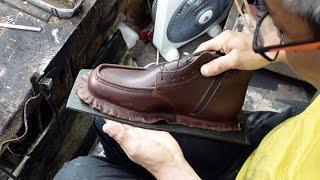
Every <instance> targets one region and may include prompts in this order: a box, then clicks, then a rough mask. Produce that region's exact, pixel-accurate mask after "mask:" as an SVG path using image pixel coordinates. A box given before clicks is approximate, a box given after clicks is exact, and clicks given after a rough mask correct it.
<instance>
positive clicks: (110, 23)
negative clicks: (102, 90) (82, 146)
mask: <svg viewBox="0 0 320 180" xmlns="http://www.w3.org/2000/svg"><path fill="white" fill-rule="evenodd" d="M8 2H10V1H4V0H1V1H0V9H1V11H0V22H10V23H14V24H22V25H31V26H39V27H41V28H42V31H41V32H40V33H36V32H27V31H18V30H11V29H4V28H0V49H2V51H0V143H2V142H3V141H4V140H5V139H10V138H12V137H15V136H16V133H17V131H18V130H19V128H20V127H21V126H22V118H21V112H22V106H23V104H24V102H25V100H26V98H27V97H28V96H29V92H30V90H31V84H30V82H29V78H30V77H31V75H32V74H33V72H36V71H39V72H43V71H47V70H48V69H50V68H52V67H56V69H57V72H56V73H55V74H54V77H53V79H54V86H53V89H52V92H53V99H54V101H55V102H56V104H57V105H58V106H61V105H62V104H63V101H64V100H65V99H66V97H67V94H68V93H69V90H70V89H71V87H72V83H73V80H74V77H75V75H76V74H77V72H78V71H79V70H80V69H82V68H86V67H90V66H91V65H92V64H93V62H94V57H95V56H96V54H97V51H98V50H99V47H100V46H101V45H102V43H103V42H104V41H105V39H106V37H107V36H109V35H110V33H112V32H114V30H115V29H116V26H115V23H116V22H117V17H118V16H117V15H118V14H119V13H118V11H120V10H121V9H123V4H124V1H121V0H104V1H97V0H85V1H84V2H83V6H82V9H81V11H80V12H78V13H77V14H76V16H75V17H73V18H72V19H69V20H61V19H58V18H56V17H50V18H49V19H48V21H46V16H45V15H43V14H41V13H42V12H39V13H40V15H35V14H31V13H29V12H28V10H21V6H22V7H23V6H32V5H30V4H27V5H19V6H20V7H18V5H17V7H15V6H12V5H10V4H9V3H8ZM11 2H12V1H11ZM33 8H34V7H33ZM26 9H28V8H26ZM44 14H45V13H44ZM54 92H55V93H54Z"/></svg>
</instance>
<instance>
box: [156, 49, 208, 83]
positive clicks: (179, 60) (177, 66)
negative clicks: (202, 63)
mask: <svg viewBox="0 0 320 180" xmlns="http://www.w3.org/2000/svg"><path fill="white" fill-rule="evenodd" d="M203 52H204V51H199V52H196V53H193V54H190V55H187V56H184V57H182V58H180V59H178V60H176V61H177V65H176V69H175V72H174V74H173V77H172V78H173V79H174V78H175V76H176V72H177V70H178V69H179V64H180V62H181V61H183V60H185V59H187V60H186V65H188V64H189V62H190V59H191V58H192V57H194V56H198V55H200V54H201V53H203ZM165 71H169V70H168V69H167V68H166V63H163V64H161V66H160V73H161V80H163V72H165Z"/></svg>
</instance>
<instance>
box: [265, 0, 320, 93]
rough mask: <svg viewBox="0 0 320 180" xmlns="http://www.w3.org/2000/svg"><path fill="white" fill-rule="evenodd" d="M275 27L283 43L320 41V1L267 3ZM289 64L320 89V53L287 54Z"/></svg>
mask: <svg viewBox="0 0 320 180" xmlns="http://www.w3.org/2000/svg"><path fill="white" fill-rule="evenodd" d="M265 3H266V5H267V7H268V11H269V13H270V16H271V17H272V19H273V22H274V24H275V25H276V26H277V27H278V28H279V29H280V30H281V31H282V32H283V35H284V39H285V40H284V41H286V42H296V41H303V40H311V39H319V41H320V1H319V0H265ZM286 57H287V60H288V64H289V65H290V66H291V68H292V69H293V70H294V71H295V72H296V73H297V74H298V75H299V76H301V77H302V78H304V79H305V80H307V81H308V82H310V83H311V84H313V85H314V86H315V87H316V88H318V89H320V49H312V50H307V51H299V50H295V51H286Z"/></svg>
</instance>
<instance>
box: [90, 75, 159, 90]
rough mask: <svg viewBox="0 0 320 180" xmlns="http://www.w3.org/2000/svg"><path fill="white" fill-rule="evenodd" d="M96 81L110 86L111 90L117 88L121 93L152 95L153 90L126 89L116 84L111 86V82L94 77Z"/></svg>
mask: <svg viewBox="0 0 320 180" xmlns="http://www.w3.org/2000/svg"><path fill="white" fill-rule="evenodd" d="M95 78H96V80H97V81H98V82H100V83H102V84H104V85H108V86H111V87H113V88H117V89H120V90H123V91H128V92H137V93H146V92H147V93H152V91H153V89H140V88H128V87H124V86H121V85H118V84H113V83H111V82H108V81H105V80H103V79H101V78H100V77H97V76H96V77H95Z"/></svg>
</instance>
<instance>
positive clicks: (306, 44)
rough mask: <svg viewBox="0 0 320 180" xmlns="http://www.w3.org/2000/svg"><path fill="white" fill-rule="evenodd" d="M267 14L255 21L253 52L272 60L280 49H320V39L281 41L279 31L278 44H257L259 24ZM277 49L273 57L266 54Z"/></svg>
mask: <svg viewBox="0 0 320 180" xmlns="http://www.w3.org/2000/svg"><path fill="white" fill-rule="evenodd" d="M268 15H269V12H267V13H265V14H264V15H263V16H262V17H261V18H260V19H259V20H258V22H257V25H256V29H255V32H254V36H253V44H252V49H253V51H254V52H255V53H258V54H260V55H261V56H262V57H264V58H265V59H266V60H268V61H270V62H272V61H275V60H276V59H277V56H278V54H279V51H280V50H310V49H320V39H312V40H304V41H297V42H288V43H285V44H284V43H283V39H284V38H283V37H284V35H283V33H282V32H281V31H280V33H281V38H280V44H279V45H271V46H265V47H262V46H259V45H258V36H259V31H260V27H261V24H262V22H263V20H264V19H265V18H266V17H267V16H268ZM272 51H277V54H276V56H275V58H274V59H272V58H270V57H269V56H267V55H266V53H267V52H272Z"/></svg>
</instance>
